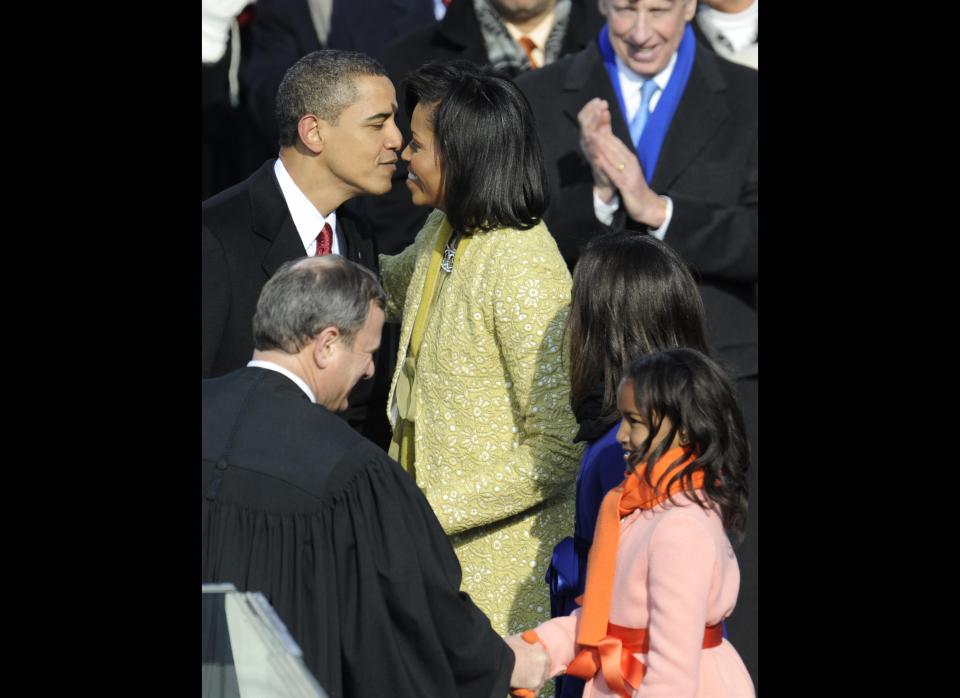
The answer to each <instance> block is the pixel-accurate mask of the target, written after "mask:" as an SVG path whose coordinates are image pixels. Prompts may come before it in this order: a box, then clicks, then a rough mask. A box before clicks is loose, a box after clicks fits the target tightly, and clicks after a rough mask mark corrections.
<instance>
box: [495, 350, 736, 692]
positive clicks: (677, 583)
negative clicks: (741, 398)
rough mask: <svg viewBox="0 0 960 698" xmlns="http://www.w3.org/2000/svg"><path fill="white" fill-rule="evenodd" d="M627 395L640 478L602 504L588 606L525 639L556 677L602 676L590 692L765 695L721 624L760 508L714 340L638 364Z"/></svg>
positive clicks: (625, 441) (623, 393) (630, 449)
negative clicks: (741, 549)
mask: <svg viewBox="0 0 960 698" xmlns="http://www.w3.org/2000/svg"><path fill="white" fill-rule="evenodd" d="M618 407H619V409H620V412H621V415H622V420H621V423H620V429H619V431H618V433H617V440H618V441H619V442H620V444H621V445H622V446H623V448H624V451H625V455H624V460H625V461H626V469H627V473H626V475H627V477H626V478H625V479H624V481H623V483H622V484H621V485H620V486H618V487H615V488H614V489H612V490H611V491H610V492H608V493H607V495H606V497H605V498H604V500H603V504H602V505H601V508H600V516H599V518H598V521H597V528H596V533H595V535H594V540H593V546H592V547H591V548H590V556H589V559H588V563H587V582H586V591H585V592H584V594H583V596H582V597H581V602H582V608H580V609H577V610H576V611H574V612H573V613H572V614H571V615H569V616H563V617H560V618H553V619H551V620H549V621H547V622H546V623H543V624H541V625H539V626H537V628H536V629H535V630H533V631H530V630H528V631H527V632H525V633H523V636H522V637H523V639H524V640H526V641H527V642H530V643H536V642H538V641H539V643H541V645H542V646H543V647H544V648H545V649H546V651H547V653H548V654H549V656H550V668H549V672H548V674H547V675H544V677H543V680H544V681H546V680H547V679H548V678H549V677H552V676H556V675H557V674H560V673H566V674H568V675H573V676H580V677H582V678H585V679H588V682H587V684H586V687H585V689H584V693H583V697H584V698H596V697H598V696H611V697H612V696H620V697H621V698H630V697H631V696H632V697H634V698H640V697H643V698H649V697H653V696H657V697H662V698H683V697H684V696H689V697H690V698H693V697H698V698H741V697H742V698H751V697H752V696H754V695H755V693H754V689H753V684H752V682H751V681H750V675H749V674H748V673H747V669H746V667H745V666H744V664H743V661H742V660H741V659H740V655H738V654H737V651H736V650H735V649H734V648H733V645H731V644H730V642H729V641H727V640H726V639H724V638H723V633H722V629H721V626H720V622H721V621H722V620H723V619H724V618H726V617H727V616H729V615H730V613H731V612H732V611H733V608H734V605H735V604H736V600H737V591H738V589H739V586H740V570H739V567H738V566H737V558H736V556H735V555H734V552H733V548H732V547H731V544H730V538H732V539H733V540H736V541H738V542H739V540H740V539H742V537H743V531H744V526H745V523H746V516H747V484H746V483H747V481H746V470H747V467H748V463H749V457H748V446H747V439H746V435H745V432H744V425H743V416H742V414H741V412H740V408H739V406H738V405H737V401H736V398H735V397H734V390H733V388H732V386H731V383H730V380H729V379H728V378H727V376H726V375H725V374H724V372H723V371H722V369H720V368H719V367H718V366H717V365H716V364H715V363H714V362H713V361H711V360H710V359H708V358H707V357H706V356H704V355H703V354H701V353H700V352H697V351H694V350H692V349H673V350H670V351H664V352H659V353H656V354H651V355H649V356H645V357H643V358H641V359H638V360H637V361H635V362H634V363H633V364H632V365H631V366H630V370H629V372H628V374H627V375H626V377H625V378H624V380H623V382H622V383H621V385H620V390H619V394H618ZM728 536H729V537H730V538H728ZM511 639H513V638H511Z"/></svg>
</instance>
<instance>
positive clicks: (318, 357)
mask: <svg viewBox="0 0 960 698" xmlns="http://www.w3.org/2000/svg"><path fill="white" fill-rule="evenodd" d="M340 337H341V335H340V330H338V329H337V328H336V327H326V328H324V329H323V330H321V331H320V332H319V333H318V334H317V336H316V337H314V339H313V360H314V362H315V363H316V364H317V367H318V368H327V366H329V365H330V360H331V359H332V358H333V355H334V354H335V353H336V352H337V351H338V350H339V349H340V347H339V345H338V343H339V341H340Z"/></svg>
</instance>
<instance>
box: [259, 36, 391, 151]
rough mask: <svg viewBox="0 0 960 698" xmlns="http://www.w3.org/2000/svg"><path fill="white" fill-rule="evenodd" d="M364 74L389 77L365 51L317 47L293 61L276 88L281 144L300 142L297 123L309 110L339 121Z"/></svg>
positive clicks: (354, 95) (322, 116)
mask: <svg viewBox="0 0 960 698" xmlns="http://www.w3.org/2000/svg"><path fill="white" fill-rule="evenodd" d="M365 75H369V76H372V77H377V76H383V77H387V71H386V69H385V68H384V67H383V65H382V64H381V63H380V62H379V61H377V60H376V59H373V58H371V57H370V56H368V55H366V54H364V53H359V52H357V51H340V50H336V49H323V50H321V51H314V52H313V53H308V54H307V55H306V56H304V57H303V58H301V59H300V60H298V61H297V62H296V63H294V64H293V65H292V66H291V67H290V69H289V70H287V72H286V74H285V75H284V76H283V80H282V81H281V82H280V86H279V87H278V88H277V106H276V117H277V126H278V128H279V129H280V147H281V148H283V147H286V146H291V145H294V144H296V143H297V139H298V138H299V136H298V134H297V124H299V122H300V119H302V118H303V117H304V116H305V115H306V114H313V115H314V116H317V117H318V118H321V119H323V120H324V121H327V122H329V123H331V124H336V123H337V119H339V118H340V114H341V112H343V110H344V109H346V108H347V107H349V106H350V105H351V104H353V103H354V102H355V101H356V100H357V92H358V90H357V85H356V79H357V78H358V77H362V76H365Z"/></svg>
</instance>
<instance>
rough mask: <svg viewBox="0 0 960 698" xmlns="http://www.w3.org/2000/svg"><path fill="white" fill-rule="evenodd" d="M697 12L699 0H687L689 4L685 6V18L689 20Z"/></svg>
mask: <svg viewBox="0 0 960 698" xmlns="http://www.w3.org/2000/svg"><path fill="white" fill-rule="evenodd" d="M696 14H697V0H687V6H686V7H684V8H683V18H684V19H685V20H686V21H688V22H689V21H690V20H692V19H693V17H694V15H696Z"/></svg>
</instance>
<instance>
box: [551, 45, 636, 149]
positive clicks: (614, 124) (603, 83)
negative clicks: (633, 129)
mask: <svg viewBox="0 0 960 698" xmlns="http://www.w3.org/2000/svg"><path fill="white" fill-rule="evenodd" d="M594 97H599V98H600V99H605V100H606V101H607V104H609V105H610V122H611V128H612V130H613V135H615V136H616V137H617V138H619V139H620V140H621V141H623V142H624V143H627V144H630V142H631V141H630V130H629V128H628V127H627V120H626V118H625V117H624V115H623V112H621V111H620V101H619V100H618V99H617V93H616V92H614V91H613V85H611V84H610V76H609V75H608V74H607V69H606V68H605V67H604V65H603V58H602V57H601V56H600V49H599V47H598V46H597V43H596V42H593V44H592V45H591V46H590V47H589V48H587V49H586V50H584V51H581V52H580V53H578V54H576V55H575V56H574V58H573V64H572V65H571V66H570V70H569V71H568V72H567V78H566V80H564V83H563V86H562V94H561V100H562V104H563V112H564V114H565V115H566V117H567V118H568V119H570V120H571V121H572V122H573V125H574V128H576V129H577V131H579V130H580V125H579V122H578V121H577V114H579V113H580V110H581V109H583V105H585V104H586V103H587V102H589V101H590V100H591V99H593V98H594Z"/></svg>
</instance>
